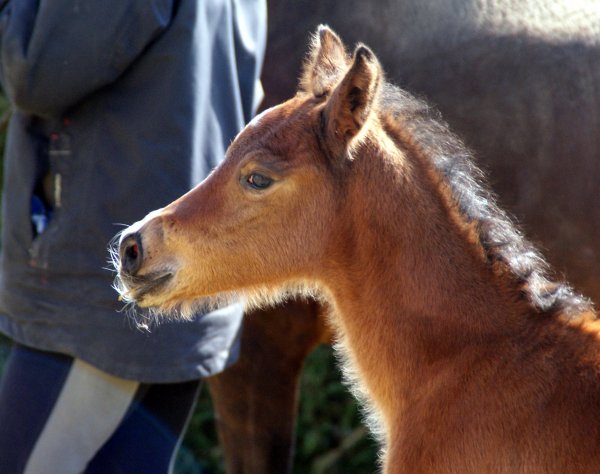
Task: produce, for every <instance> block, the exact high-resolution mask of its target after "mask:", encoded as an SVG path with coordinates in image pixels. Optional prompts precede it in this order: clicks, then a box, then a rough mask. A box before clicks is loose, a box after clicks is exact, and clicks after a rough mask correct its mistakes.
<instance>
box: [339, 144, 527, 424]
mask: <svg viewBox="0 0 600 474" xmlns="http://www.w3.org/2000/svg"><path fill="white" fill-rule="evenodd" d="M385 141H386V138H385V137H378V138H377V140H376V143H377V145H376V146H375V145H373V146H370V145H369V143H368V142H367V143H366V144H365V145H364V146H363V147H362V150H360V151H361V153H362V154H359V153H357V155H356V157H355V160H354V162H353V163H352V168H353V169H352V172H351V174H352V176H351V177H350V179H349V181H348V188H347V189H346V193H345V194H346V195H347V197H348V198H347V199H346V200H345V206H346V207H345V209H344V212H343V214H344V215H345V216H349V218H345V219H344V221H343V223H342V224H341V226H342V227H343V228H342V229H341V230H339V232H337V234H338V235H342V236H344V239H345V241H344V242H341V241H340V242H336V243H335V245H334V246H333V247H334V248H335V250H333V251H332V258H333V259H334V260H336V265H335V270H334V273H335V275H332V277H331V278H330V279H329V284H328V288H329V291H330V293H331V296H332V299H333V301H334V306H335V309H336V314H337V315H339V317H338V318H336V321H337V325H338V328H339V330H340V331H339V332H340V334H341V339H342V344H341V345H342V346H345V348H346V349H348V351H347V352H348V353H349V354H350V355H349V357H350V359H351V364H350V365H352V366H354V368H355V370H356V371H357V372H358V373H357V374H356V375H357V379H358V380H364V381H365V384H366V390H367V398H369V399H371V400H372V401H373V403H374V405H375V407H376V409H377V411H379V412H382V413H383V414H384V416H383V418H384V420H387V422H391V421H390V420H396V419H398V414H400V413H402V411H403V410H404V408H405V407H406V406H407V404H409V403H411V400H414V399H415V397H419V396H422V394H423V390H425V389H426V387H430V386H431V384H432V383H434V382H433V381H434V380H435V379H436V378H438V377H439V376H440V374H450V373H453V374H454V375H456V371H457V370H458V371H459V370H463V369H465V368H468V367H472V364H474V363H476V362H477V361H478V360H479V359H481V357H482V356H486V355H489V354H490V353H493V351H494V350H497V349H498V347H500V346H501V345H503V344H506V341H507V340H509V339H510V338H512V337H515V336H516V335H517V334H519V333H522V332H527V331H526V326H528V325H529V324H531V322H532V321H533V320H534V318H528V317H527V314H528V313H532V312H533V309H532V308H531V307H530V306H529V305H528V304H527V303H526V302H524V301H522V300H520V299H519V295H518V290H517V288H516V287H512V286H511V285H510V284H509V283H510V279H505V278H500V277H498V275H497V274H496V273H495V272H494V271H492V269H491V267H490V265H489V263H488V262H487V260H486V255H485V252H484V251H483V249H482V248H481V246H480V244H479V243H478V240H477V239H476V236H475V230H474V228H473V227H472V226H471V225H470V224H468V223H466V222H464V221H463V220H462V219H461V218H460V216H459V215H458V214H457V213H456V211H455V209H453V208H452V205H451V202H450V201H449V199H448V198H449V196H448V195H447V190H446V189H444V188H443V186H442V184H441V180H440V179H439V177H436V175H435V174H432V170H431V169H429V168H428V166H427V165H426V163H424V162H422V161H421V160H420V159H419V157H417V156H409V154H408V153H407V152H406V150H405V151H401V150H396V151H395V152H394V153H393V154H392V153H390V150H392V149H394V147H393V146H391V144H389V143H388V144H386V143H385ZM373 143H375V140H372V141H371V144H373ZM374 153H375V154H376V155H377V156H373V154H374ZM348 236H351V237H350V238H348ZM454 380H456V378H454ZM385 429H386V430H388V429H389V427H386V428H385Z"/></svg>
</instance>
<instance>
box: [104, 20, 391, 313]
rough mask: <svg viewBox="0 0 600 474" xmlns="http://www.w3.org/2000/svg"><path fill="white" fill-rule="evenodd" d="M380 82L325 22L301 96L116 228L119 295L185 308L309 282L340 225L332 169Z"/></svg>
mask: <svg viewBox="0 0 600 474" xmlns="http://www.w3.org/2000/svg"><path fill="white" fill-rule="evenodd" d="M380 82H381V71H380V66H379V63H378V61H377V59H376V58H375V56H374V55H373V53H372V52H371V51H370V50H369V49H368V48H366V47H365V46H362V45H359V46H358V47H357V48H356V49H355V51H354V54H353V55H352V56H349V55H347V53H346V51H345V48H344V46H343V44H342V43H341V41H340V39H339V38H338V37H337V36H336V35H335V34H334V33H333V32H332V31H331V30H329V29H327V28H325V27H321V28H320V29H319V31H318V33H317V35H315V38H314V45H313V48H312V52H311V54H310V56H309V58H308V60H307V64H306V66H305V72H304V75H303V78H302V80H301V87H300V91H299V92H298V93H297V95H296V96H295V97H294V98H292V99H291V100H289V101H287V102H285V103H283V104H281V105H279V106H277V107H274V108H272V109H269V110H267V111H265V112H263V113H262V114H261V115H259V116H257V117H256V118H255V119H254V120H253V121H252V122H251V123H250V124H249V125H248V126H247V127H246V128H245V129H244V130H243V131H242V132H241V133H240V134H239V135H238V137H237V138H236V139H235V141H234V142H233V143H232V145H231V146H230V148H229V150H228V151H227V155H226V158H225V160H224V161H223V162H222V163H221V165H220V166H219V167H218V168H216V169H215V170H214V171H213V172H212V173H211V174H210V175H209V176H208V177H207V178H206V179H205V180H204V182H202V183H201V184H200V185H199V186H197V187H196V188H194V189H193V190H191V191H190V192H189V193H187V194H186V195H184V196H182V197H181V198H180V199H178V200H176V201H174V202H173V203H171V204H170V205H168V206H167V207H165V208H163V209H160V210H158V211H155V212H153V213H151V214H149V215H148V216H147V217H146V218H145V219H144V220H142V221H140V222H138V223H136V224H134V225H132V226H131V227H130V228H129V229H127V230H126V231H125V232H124V233H123V234H122V236H121V239H120V250H119V255H118V257H117V258H118V261H117V262H116V265H117V266H118V268H119V278H118V280H117V286H118V289H119V291H120V292H121V295H122V297H123V298H124V299H125V300H129V301H135V302H136V303H137V304H139V305H140V306H148V307H156V308H157V309H159V310H161V311H171V310H179V311H183V312H184V313H186V312H190V311H193V310H194V309H195V304H196V303H195V302H196V301H198V300H199V299H201V300H202V302H203V303H205V302H206V301H207V300H211V299H212V300H215V302H222V298H223V297H229V296H237V295H239V294H241V295H242V296H244V297H246V299H250V300H251V301H252V300H253V299H255V300H260V301H264V300H265V299H278V298H280V297H281V295H285V294H287V293H286V292H289V291H294V292H298V291H306V289H310V288H312V287H314V285H315V284H316V283H318V282H319V279H320V277H321V276H322V272H324V271H327V268H328V262H327V260H328V258H329V256H330V255H332V253H334V251H335V249H334V248H332V247H334V246H335V245H336V244H335V239H334V238H332V236H335V235H336V232H339V231H340V226H339V222H338V221H339V215H338V214H337V210H338V209H339V207H340V203H341V202H342V201H343V200H344V197H345V196H344V190H343V186H342V182H341V180H340V176H341V174H343V168H344V166H345V163H346V162H347V161H348V160H350V158H351V154H352V149H353V147H354V146H356V145H357V143H360V141H361V140H362V139H363V137H364V136H365V135H366V134H368V133H369V130H370V129H371V128H372V126H371V122H376V120H377V118H376V114H375V113H373V109H374V108H375V105H376V102H377V97H378V90H379V86H380Z"/></svg>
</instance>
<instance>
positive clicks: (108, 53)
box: [0, 0, 175, 116]
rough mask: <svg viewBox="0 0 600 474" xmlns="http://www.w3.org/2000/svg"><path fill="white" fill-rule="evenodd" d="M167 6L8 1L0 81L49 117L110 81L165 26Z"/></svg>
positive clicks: (23, 104) (98, 0)
mask: <svg viewBox="0 0 600 474" xmlns="http://www.w3.org/2000/svg"><path fill="white" fill-rule="evenodd" d="M174 1H175V0H114V1H110V0H12V1H10V2H9V3H8V4H7V5H6V6H5V8H4V9H3V11H2V12H1V17H0V81H1V82H2V85H3V87H4V91H5V93H6V95H7V96H8V97H9V99H10V100H11V102H12V103H13V104H14V106H15V107H17V108H18V109H20V110H23V111H25V112H28V113H31V114H34V115H41V116H51V115H57V114H60V113H61V112H63V111H64V110H65V109H67V108H69V107H70V106H72V105H74V104H76V103H77V102H78V101H80V100H81V99H82V98H84V97H85V96H87V95H88V94H90V93H91V92H94V91H95V90H98V89H99V88H101V87H103V86H106V85H107V84H110V83H111V82H113V81H114V80H115V79H117V78H118V77H119V76H120V75H121V74H122V73H123V72H124V71H125V70H126V69H127V67H128V65H129V64H131V63H132V62H133V61H134V60H135V59H136V58H137V57H138V56H139V55H140V54H141V53H142V52H143V51H144V49H145V48H146V47H148V46H149V44H150V43H151V42H152V41H153V40H154V39H155V38H156V37H157V36H158V35H160V33H161V32H162V31H163V30H164V29H165V28H166V27H167V26H168V25H169V23H170V20H171V16H172V14H173V9H174V6H173V3H174Z"/></svg>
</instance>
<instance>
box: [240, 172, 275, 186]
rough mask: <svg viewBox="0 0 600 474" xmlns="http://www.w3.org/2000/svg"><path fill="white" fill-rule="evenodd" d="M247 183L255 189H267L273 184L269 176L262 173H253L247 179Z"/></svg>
mask: <svg viewBox="0 0 600 474" xmlns="http://www.w3.org/2000/svg"><path fill="white" fill-rule="evenodd" d="M246 182H247V183H248V184H249V185H250V187H251V188H254V189H267V188H268V187H269V186H271V184H272V183H273V180H272V179H271V178H269V177H268V176H265V175H264V174H260V173H252V174H251V175H249V176H248V177H247V178H246Z"/></svg>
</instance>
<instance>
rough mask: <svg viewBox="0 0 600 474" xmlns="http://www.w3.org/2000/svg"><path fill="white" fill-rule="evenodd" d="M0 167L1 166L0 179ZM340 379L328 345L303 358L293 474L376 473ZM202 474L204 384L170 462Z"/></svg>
mask: <svg viewBox="0 0 600 474" xmlns="http://www.w3.org/2000/svg"><path fill="white" fill-rule="evenodd" d="M8 109H9V107H8V104H7V102H6V99H5V98H4V97H3V96H2V95H1V94H0V153H1V154H0V156H3V153H2V152H3V150H4V143H5V137H6V125H7V122H8V117H9V110H8ZM1 170H2V167H1V166H0V178H2V176H1V172H2V171H1ZM0 182H1V181H0ZM9 349H10V341H9V340H8V339H6V338H5V337H4V336H2V335H0V374H1V373H2V369H3V367H4V364H5V361H6V358H7V356H8V352H9ZM340 379H341V377H340V373H339V371H338V368H337V364H336V360H335V357H334V355H333V352H332V349H331V348H330V347H325V346H322V347H319V348H317V349H316V350H315V351H314V352H313V354H311V356H310V357H309V358H308V359H307V361H306V365H305V369H304V372H303V376H302V382H301V399H300V407H299V413H298V421H297V430H296V432H297V435H296V436H297V441H296V453H295V458H294V469H293V474H323V473H331V474H342V473H344V474H352V473H370V472H375V471H377V462H376V459H377V458H376V448H375V443H374V441H373V440H372V439H371V437H370V435H369V434H368V432H367V430H366V428H365V427H364V426H363V425H362V424H361V421H360V420H361V416H360V413H359V410H358V408H357V405H356V403H355V402H354V400H353V398H352V396H351V395H350V394H349V392H348V390H347V388H346V387H345V386H344V385H343V384H342V383H341V381H340ZM204 472H209V473H214V474H219V473H223V472H224V468H223V453H222V450H221V448H220V446H219V444H218V440H217V435H216V431H215V425H214V416H213V411H212V405H211V401H210V396H209V394H208V390H207V388H206V386H204V387H203V390H202V393H201V394H200V398H199V400H198V404H197V406H196V409H195V411H194V414H193V416H192V419H191V420H190V425H189V428H188V431H187V434H186V436H185V439H184V440H183V443H182V445H181V448H180V450H179V453H178V457H177V462H176V465H175V473H176V474H199V473H204ZM265 474H267V473H265ZM275 474H277V473H275Z"/></svg>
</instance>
